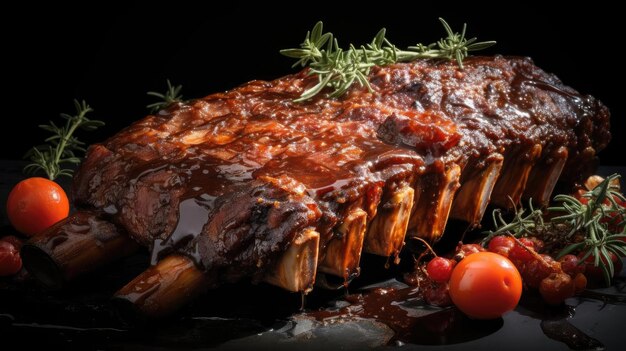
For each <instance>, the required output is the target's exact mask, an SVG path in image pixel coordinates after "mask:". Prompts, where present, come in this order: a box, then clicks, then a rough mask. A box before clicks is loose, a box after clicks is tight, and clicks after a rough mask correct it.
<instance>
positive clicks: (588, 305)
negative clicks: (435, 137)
mask: <svg viewBox="0 0 626 351" xmlns="http://www.w3.org/2000/svg"><path fill="white" fill-rule="evenodd" d="M1 164H2V166H3V167H2V168H1V169H2V176H1V178H0V188H1V189H0V190H1V191H2V193H0V196H2V198H1V199H0V200H1V201H2V203H4V202H5V198H6V192H8V190H9V189H10V186H12V184H13V183H15V182H16V181H17V180H19V179H20V177H22V176H21V175H20V173H19V172H18V170H19V168H20V165H21V164H20V163H13V162H6V161H5V162H1ZM622 170H623V169H622ZM613 171H614V170H613V169H608V168H604V169H602V170H601V173H604V174H606V173H611V172H613ZM2 220H3V221H5V220H6V218H5V217H4V215H3V217H2ZM0 230H1V232H0V234H2V235H5V234H10V233H12V229H11V228H10V227H9V226H6V225H4V226H2V227H1V228H0ZM405 261H408V260H405ZM148 262H149V257H148V255H147V253H142V254H138V255H135V256H132V257H130V258H128V259H125V260H123V261H121V262H118V263H116V264H114V265H113V266H111V267H108V268H107V269H104V270H100V271H98V272H94V273H93V274H91V275H90V276H89V277H86V278H84V279H80V280H78V281H76V282H74V283H72V284H71V286H69V287H67V288H66V289H65V290H63V291H59V292H55V293H50V292H46V291H44V290H42V289H41V288H39V287H38V286H37V285H36V284H35V283H34V282H32V281H29V280H28V279H26V281H23V282H16V281H14V279H6V278H4V279H0V335H2V336H4V337H5V338H8V339H10V345H14V346H12V347H14V348H17V347H26V346H46V347H60V348H62V349H133V350H148V349H161V350H170V349H205V348H218V349H225V350H228V349H233V350H235V349H263V348H272V349H294V348H298V349H316V350H317V349H320V348H322V349H323V348H325V347H326V348H331V347H332V348H341V349H362V348H364V347H374V346H375V347H381V348H396V347H398V346H400V345H402V346H403V347H402V349H420V350H424V349H426V350H428V349H440V348H441V346H440V345H441V344H443V345H446V346H445V349H450V350H457V349H458V350H465V349H485V348H493V347H498V348H506V349H511V350H530V349H533V350H543V349H550V350H567V349H570V346H571V347H572V348H574V349H585V348H581V346H585V347H588V348H589V347H590V348H592V349H594V348H600V347H605V348H606V349H608V350H616V349H621V348H622V347H621V345H622V344H623V341H624V340H626V338H625V337H624V335H625V334H624V332H623V328H624V325H626V304H625V303H624V300H625V299H626V278H624V273H622V276H621V277H620V278H619V279H618V280H617V282H616V284H615V285H614V286H613V287H611V288H608V289H600V290H594V291H592V292H591V293H588V294H587V296H588V297H582V298H573V299H569V300H567V304H566V306H561V307H558V308H549V307H547V306H546V305H544V304H543V303H541V302H540V301H538V300H537V297H536V296H534V295H532V294H525V297H524V298H523V300H522V302H521V303H520V305H519V306H518V308H517V309H516V310H515V311H513V312H511V313H508V314H506V315H505V316H504V317H503V318H502V319H501V320H496V321H489V322H485V321H472V320H469V319H468V318H467V317H464V316H463V315H461V314H459V313H457V312H455V310H454V309H448V310H437V309H432V308H426V307H424V306H422V305H421V304H420V303H419V301H412V300H405V301H397V302H398V303H399V304H400V305H401V306H402V308H403V310H404V311H407V314H410V315H412V316H414V317H412V318H416V321H417V322H418V324H417V325H419V328H417V327H416V329H415V333H414V334H412V335H411V336H409V337H405V338H403V339H402V340H400V339H398V338H394V335H393V332H392V331H391V329H390V328H388V327H387V326H386V325H385V324H383V323H380V322H378V321H375V320H369V319H368V320H346V319H342V320H341V322H333V323H331V322H330V321H329V320H326V323H319V322H318V321H316V320H315V319H314V318H312V317H311V314H308V315H307V314H306V313H302V312H301V311H300V307H301V299H300V295H298V294H291V293H287V292H285V291H282V290H281V289H278V288H274V287H272V286H268V285H263V284H262V285H258V286H253V285H250V284H246V283H241V284H238V285H231V286H225V287H223V288H220V289H217V290H214V291H210V292H208V293H207V294H206V295H204V296H202V297H201V298H200V299H199V300H198V301H196V302H195V303H193V304H192V305H190V306H188V307H187V308H185V309H184V310H183V311H181V312H180V313H179V314H177V315H175V316H173V317H171V318H169V319H167V320H163V321H158V322H156V321H145V320H140V319H134V318H129V316H128V315H125V314H122V313H121V311H120V310H119V309H118V307H117V306H116V305H114V304H113V303H112V302H111V301H110V300H109V298H110V296H111V294H112V293H113V292H114V291H115V290H117V289H118V288H120V287H121V286H122V285H124V284H125V283H126V282H127V281H129V280H130V279H131V278H132V277H134V276H135V275H136V274H138V273H139V272H141V271H142V270H143V269H144V268H145V267H146V266H147V264H148ZM384 263H385V262H384V260H382V259H381V258H379V257H374V256H364V258H363V270H362V272H363V274H362V277H360V278H359V279H358V280H357V281H355V284H353V285H351V287H350V291H349V293H350V294H365V295H367V294H368V293H371V291H372V290H373V289H374V288H375V287H380V286H386V287H389V286H392V287H397V288H402V287H403V285H402V284H401V283H399V282H398V281H397V280H396V279H395V278H396V277H398V276H399V273H400V268H394V267H392V268H390V269H385V268H384ZM371 284H375V287H372V286H371ZM345 294H346V292H345V291H324V290H321V289H316V290H315V291H314V293H312V294H311V295H309V296H307V297H306V300H305V304H304V305H305V308H306V310H305V311H313V310H318V309H320V308H321V309H327V310H332V309H336V308H338V307H341V306H344V305H345V304H346V303H347V302H345V301H344V299H343V297H344V296H345ZM602 298H604V300H603V299H602ZM5 340H6V339H5ZM0 342H2V340H0ZM568 344H569V346H568ZM5 345H9V344H5ZM2 349H4V346H3V347H2Z"/></svg>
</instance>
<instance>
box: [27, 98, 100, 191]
mask: <svg viewBox="0 0 626 351" xmlns="http://www.w3.org/2000/svg"><path fill="white" fill-rule="evenodd" d="M74 106H75V108H76V114H75V115H69V114H66V113H62V114H61V118H63V119H64V120H66V122H65V125H63V126H57V125H56V124H55V123H54V122H53V121H50V124H43V125H40V126H39V128H41V129H43V130H45V131H47V132H50V133H52V136H50V137H48V138H46V140H45V142H46V143H47V144H43V145H39V146H35V147H33V148H32V149H31V150H30V151H28V152H27V153H26V155H25V156H24V157H25V158H27V159H29V160H30V161H31V163H29V164H28V165H26V167H24V172H26V173H29V174H35V173H37V172H39V171H43V172H45V173H46V175H47V176H48V178H49V179H51V180H54V179H56V178H57V177H59V176H68V177H71V176H72V173H73V170H72V169H70V168H64V167H63V165H64V164H68V163H69V164H77V163H80V159H79V158H78V157H76V154H75V152H76V151H80V152H84V151H85V148H83V145H85V143H83V142H81V141H79V140H78V139H77V138H76V137H75V136H74V132H76V130H77V129H79V128H80V129H83V130H88V131H93V130H96V129H97V128H98V127H101V126H103V125H104V122H102V121H98V120H94V119H89V118H87V114H88V113H89V112H92V111H93V109H92V108H91V107H89V105H87V103H86V102H85V101H84V100H83V101H80V102H79V101H78V100H74Z"/></svg>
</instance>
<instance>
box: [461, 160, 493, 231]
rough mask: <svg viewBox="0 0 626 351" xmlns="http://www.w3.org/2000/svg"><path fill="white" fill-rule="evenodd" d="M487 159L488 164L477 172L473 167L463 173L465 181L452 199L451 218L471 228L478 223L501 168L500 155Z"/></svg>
mask: <svg viewBox="0 0 626 351" xmlns="http://www.w3.org/2000/svg"><path fill="white" fill-rule="evenodd" d="M488 159H489V160H490V161H488V164H487V165H486V166H485V167H484V168H483V169H481V170H479V171H478V172H476V171H475V170H474V168H473V167H471V169H469V170H464V171H463V178H465V179H464V180H463V181H462V185H461V188H460V189H459V191H458V192H457V194H456V197H455V199H454V203H453V205H452V211H451V212H450V217H451V218H454V219H458V220H462V221H465V222H467V223H469V224H470V225H471V226H476V225H478V224H479V223H480V220H481V219H482V218H483V214H484V213H485V209H486V208H487V205H488V204H489V198H490V196H491V192H492V191H493V188H494V185H495V184H496V181H497V179H498V176H499V175H500V169H501V168H502V155H500V154H495V155H492V156H490V157H489V158H488ZM466 172H467V173H466Z"/></svg>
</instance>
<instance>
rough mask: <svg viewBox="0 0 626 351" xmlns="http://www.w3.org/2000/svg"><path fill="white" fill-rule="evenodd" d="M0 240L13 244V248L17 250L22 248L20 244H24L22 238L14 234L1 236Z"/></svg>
mask: <svg viewBox="0 0 626 351" xmlns="http://www.w3.org/2000/svg"><path fill="white" fill-rule="evenodd" d="M0 241H6V242H8V243H10V244H12V245H13V246H15V249H16V250H17V251H20V250H21V249H22V245H24V243H23V242H22V240H21V239H20V238H18V237H16V236H15V235H7V236H3V237H2V238H0Z"/></svg>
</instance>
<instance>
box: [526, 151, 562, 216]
mask: <svg viewBox="0 0 626 351" xmlns="http://www.w3.org/2000/svg"><path fill="white" fill-rule="evenodd" d="M567 156H568V151H567V148H565V147H560V148H559V149H558V150H556V151H555V152H553V153H552V154H551V155H546V156H544V157H543V159H542V160H541V161H539V162H538V163H537V165H536V166H535V167H533V170H532V171H531V172H530V176H529V177H528V185H527V186H526V190H525V191H524V198H526V199H532V200H533V202H534V203H539V204H541V205H546V204H547V203H548V202H549V201H550V195H551V194H552V190H554V186H555V185H556V182H557V181H558V180H559V176H560V175H561V172H562V171H563V167H564V166H565V163H566V162H567Z"/></svg>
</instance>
